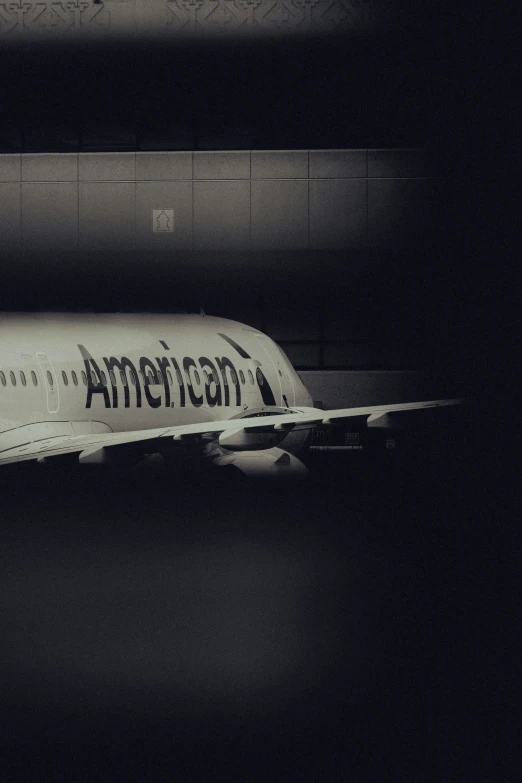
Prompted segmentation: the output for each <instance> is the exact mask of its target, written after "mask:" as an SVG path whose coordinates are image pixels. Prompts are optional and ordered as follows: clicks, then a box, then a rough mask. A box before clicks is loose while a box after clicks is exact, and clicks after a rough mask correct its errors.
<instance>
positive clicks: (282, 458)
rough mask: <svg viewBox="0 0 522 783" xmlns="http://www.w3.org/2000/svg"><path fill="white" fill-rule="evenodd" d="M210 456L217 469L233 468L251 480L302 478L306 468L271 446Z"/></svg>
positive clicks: (285, 452) (286, 452) (222, 452)
mask: <svg viewBox="0 0 522 783" xmlns="http://www.w3.org/2000/svg"><path fill="white" fill-rule="evenodd" d="M219 452H220V453H217V454H216V453H215V454H214V455H213V456H212V461H213V464H214V465H216V466H218V467H219V468H223V467H234V468H236V469H237V470H239V471H241V473H243V474H245V475H246V476H248V477H253V478H304V477H305V476H307V475H308V473H309V471H308V468H307V467H306V466H305V465H303V463H302V462H301V460H299V459H298V458H297V457H296V456H294V455H293V454H290V453H289V452H288V451H284V449H280V448H277V447H276V446H273V447H272V448H269V449H266V448H265V449H262V450H261V449H260V450H256V451H232V452H227V451H225V450H224V449H221V448H220V449H219Z"/></svg>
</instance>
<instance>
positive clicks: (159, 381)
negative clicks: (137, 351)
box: [156, 369, 163, 383]
mask: <svg viewBox="0 0 522 783" xmlns="http://www.w3.org/2000/svg"><path fill="white" fill-rule="evenodd" d="M156 376H157V378H158V383H163V375H162V373H161V370H160V369H158V370H156Z"/></svg>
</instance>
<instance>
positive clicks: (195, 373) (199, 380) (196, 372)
mask: <svg viewBox="0 0 522 783" xmlns="http://www.w3.org/2000/svg"><path fill="white" fill-rule="evenodd" d="M194 377H195V379H196V383H197V384H198V386H199V384H200V383H201V379H200V377H199V372H198V371H197V370H194Z"/></svg>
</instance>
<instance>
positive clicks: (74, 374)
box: [71, 370, 78, 386]
mask: <svg viewBox="0 0 522 783" xmlns="http://www.w3.org/2000/svg"><path fill="white" fill-rule="evenodd" d="M71 378H72V382H73V383H74V385H75V386H78V376H77V375H76V373H75V372H74V370H72V371H71Z"/></svg>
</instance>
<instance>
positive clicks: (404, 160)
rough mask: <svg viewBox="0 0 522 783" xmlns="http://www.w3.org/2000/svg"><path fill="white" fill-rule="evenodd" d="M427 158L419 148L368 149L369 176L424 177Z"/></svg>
mask: <svg viewBox="0 0 522 783" xmlns="http://www.w3.org/2000/svg"><path fill="white" fill-rule="evenodd" d="M424 173H425V159H424V152H423V150H418V149H381V150H378V149H371V150H368V176H369V177H423V176H424Z"/></svg>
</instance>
